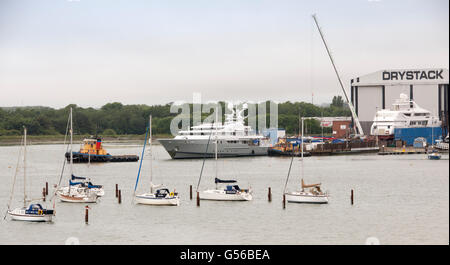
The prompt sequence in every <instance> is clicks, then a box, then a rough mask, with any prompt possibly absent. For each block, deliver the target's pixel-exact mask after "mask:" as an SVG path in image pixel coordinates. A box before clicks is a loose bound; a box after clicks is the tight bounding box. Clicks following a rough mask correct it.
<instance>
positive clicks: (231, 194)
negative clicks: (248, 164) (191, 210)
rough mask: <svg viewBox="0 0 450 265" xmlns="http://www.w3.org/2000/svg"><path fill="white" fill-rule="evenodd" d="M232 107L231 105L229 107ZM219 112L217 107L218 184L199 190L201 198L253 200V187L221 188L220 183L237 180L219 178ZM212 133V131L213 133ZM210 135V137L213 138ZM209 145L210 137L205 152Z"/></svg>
mask: <svg viewBox="0 0 450 265" xmlns="http://www.w3.org/2000/svg"><path fill="white" fill-rule="evenodd" d="M229 108H230V107H229ZM218 113H219V110H218V108H216V119H215V121H214V124H213V126H215V133H214V138H215V139H214V140H215V141H214V142H215V148H214V149H215V151H214V157H215V178H214V183H215V185H216V187H215V189H209V190H204V191H200V192H199V197H200V199H201V200H214V201H251V200H252V199H253V196H252V190H251V189H241V188H240V187H239V186H238V185H226V187H225V188H219V187H218V184H221V183H224V184H231V183H236V182H237V181H236V180H222V179H219V178H218V168H217V160H218V155H217V153H218V145H217V144H218V133H217V128H218V126H219V123H218V120H219V118H218ZM211 135H212V133H211ZM211 135H210V138H211ZM208 146H209V139H208V144H207V147H206V148H207V149H206V151H205V153H206V152H207V151H208ZM204 163H205V160H203V165H202V170H201V173H200V178H199V181H198V185H197V191H198V188H199V185H200V179H201V176H202V172H203V167H204Z"/></svg>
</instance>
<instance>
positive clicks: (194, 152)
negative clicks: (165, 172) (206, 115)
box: [158, 106, 270, 159]
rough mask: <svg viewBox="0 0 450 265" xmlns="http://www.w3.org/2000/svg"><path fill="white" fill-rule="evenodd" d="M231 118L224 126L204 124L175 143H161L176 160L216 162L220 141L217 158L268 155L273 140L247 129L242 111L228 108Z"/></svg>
mask: <svg viewBox="0 0 450 265" xmlns="http://www.w3.org/2000/svg"><path fill="white" fill-rule="evenodd" d="M228 108H229V110H230V111H231V114H225V123H224V124H222V123H219V122H214V123H203V124H201V125H197V126H192V127H191V128H190V129H188V130H182V131H179V132H178V135H177V136H175V138H173V139H158V141H159V142H160V143H161V145H162V146H164V148H165V149H166V151H167V152H168V153H169V155H170V156H171V157H172V158H173V159H178V158H203V157H207V158H213V157H214V156H215V146H214V144H212V143H213V141H216V138H217V155H218V157H237V156H263V155H267V152H268V149H269V146H270V140H269V139H268V138H265V137H264V136H262V135H260V134H256V133H255V131H253V130H252V128H251V127H250V126H247V125H245V122H244V119H245V118H246V117H244V116H243V113H244V111H245V109H246V108H245V106H244V108H243V109H241V110H238V109H234V108H233V107H232V106H228Z"/></svg>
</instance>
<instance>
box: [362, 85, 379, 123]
mask: <svg viewBox="0 0 450 265" xmlns="http://www.w3.org/2000/svg"><path fill="white" fill-rule="evenodd" d="M382 93H383V92H382V87H381V86H365V87H359V88H358V118H359V120H361V121H372V120H373V117H374V116H375V112H376V109H377V108H378V109H379V110H380V109H381V107H382V104H383V102H382Z"/></svg>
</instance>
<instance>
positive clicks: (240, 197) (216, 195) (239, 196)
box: [199, 190, 253, 201]
mask: <svg viewBox="0 0 450 265" xmlns="http://www.w3.org/2000/svg"><path fill="white" fill-rule="evenodd" d="M199 196H200V199H201V200H212V201H251V200H252V199H253V196H252V194H251V193H248V192H238V193H235V194H227V193H226V192H225V191H224V190H205V191H201V192H200V193H199Z"/></svg>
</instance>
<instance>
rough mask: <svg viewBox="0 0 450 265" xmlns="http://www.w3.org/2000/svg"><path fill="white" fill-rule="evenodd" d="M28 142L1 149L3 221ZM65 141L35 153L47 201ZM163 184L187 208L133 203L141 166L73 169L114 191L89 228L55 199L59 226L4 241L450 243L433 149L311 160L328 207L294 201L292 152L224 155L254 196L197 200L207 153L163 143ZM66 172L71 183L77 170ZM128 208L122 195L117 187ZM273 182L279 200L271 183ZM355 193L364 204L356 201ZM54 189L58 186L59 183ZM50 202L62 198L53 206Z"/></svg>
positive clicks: (445, 176)
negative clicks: (176, 150)
mask: <svg viewBox="0 0 450 265" xmlns="http://www.w3.org/2000/svg"><path fill="white" fill-rule="evenodd" d="M19 148H20V147H19V146H3V147H0V183H1V185H0V191H1V193H0V210H1V213H2V217H3V216H4V213H6V210H7V203H8V200H9V196H10V193H11V188H12V180H13V176H14V172H15V167H16V163H17V158H18V152H19ZM105 148H106V149H107V150H108V152H110V153H111V154H117V155H118V154H136V155H139V156H140V155H141V150H142V147H141V146H139V145H124V144H106V145H105ZM64 152H65V147H64V146H63V145H32V146H28V153H27V156H28V157H27V163H28V167H27V176H28V181H27V182H28V183H27V190H28V191H29V195H30V196H32V197H39V196H40V194H41V192H42V188H43V187H44V186H45V182H46V181H47V182H49V186H50V187H51V186H53V184H55V183H57V182H58V180H59V173H60V171H61V166H62V164H63V163H62V162H63V154H64ZM153 154H154V156H153V176H154V182H156V183H164V184H166V185H167V186H168V187H169V188H171V189H173V188H175V189H176V191H177V192H179V193H180V196H181V205H180V206H179V207H152V206H145V205H136V204H134V203H133V202H132V195H133V189H134V185H135V182H136V175H137V171H138V166H139V164H138V163H136V162H131V163H104V164H91V165H89V166H88V165H87V164H75V165H74V173H75V174H76V175H80V176H89V177H91V178H92V180H93V182H94V183H95V184H103V185H104V187H105V190H106V194H105V196H104V197H102V198H101V199H100V200H99V202H98V203H96V204H90V207H91V210H90V215H89V225H86V224H85V222H84V206H85V204H70V203H62V202H59V201H57V202H56V217H55V219H54V222H52V223H26V222H19V221H10V220H8V218H6V220H3V219H2V221H1V225H0V244H65V242H66V240H67V239H68V238H70V237H76V238H78V240H79V242H80V243H81V244H365V242H366V239H367V238H368V237H376V238H377V239H378V240H379V242H380V243H381V244H448V242H449V161H448V154H447V155H444V156H443V159H442V160H440V161H430V160H427V159H426V157H425V155H399V156H379V155H376V154H370V155H352V156H333V157H308V158H305V161H304V173H303V174H304V179H305V182H307V183H312V182H314V183H316V182H321V183H322V185H323V189H325V190H328V191H329V192H330V193H331V197H330V203H329V204H328V205H300V204H287V206H286V209H284V210H283V208H282V203H281V199H282V190H283V187H284V184H285V181H286V175H287V171H288V168H289V163H290V158H279V157H248V158H228V159H221V160H219V161H218V176H219V177H222V178H236V179H238V180H239V185H240V186H241V187H248V186H251V187H252V189H253V190H254V200H253V201H250V202H213V201H201V206H200V207H197V206H196V204H195V196H194V200H192V201H191V200H189V185H193V186H194V190H195V186H196V185H197V181H198V177H199V173H200V169H201V166H202V160H201V159H193V160H172V159H170V157H169V155H168V154H167V153H166V152H165V150H164V149H163V148H162V146H158V145H155V146H154V151H153ZM149 165H150V163H149V160H148V156H147V157H145V158H144V161H143V172H142V173H141V177H142V178H141V181H140V183H139V187H138V192H143V191H146V189H148V187H149V172H150V169H149ZM214 165H215V163H214V160H207V161H206V163H205V170H204V175H203V177H202V180H201V184H200V189H206V188H209V187H214V176H215V166H214ZM67 169H68V168H67V167H66V173H65V174H64V176H63V180H62V181H63V183H64V184H66V183H68V178H69V173H68V170H67ZM300 176H301V163H300V160H299V158H296V159H295V160H294V164H293V169H292V174H291V178H290V180H289V183H288V189H290V190H293V189H296V188H297V187H298V186H299V183H300V178H301V177H300ZM116 183H117V184H119V188H120V189H121V190H122V197H123V198H122V204H118V202H117V199H116V198H115V184H116ZM268 187H271V188H272V197H273V200H272V202H268V200H267V189H268ZM351 189H354V190H355V204H354V205H353V206H352V205H351V204H350V192H351ZM50 192H52V189H50ZM22 196H23V170H22V169H20V170H19V174H18V176H17V182H16V187H15V192H14V198H13V203H12V207H19V206H21V205H22V203H21V200H22V198H23V197H22ZM48 200H49V198H48V199H47V206H51V205H52V204H53V203H52V202H48Z"/></svg>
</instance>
